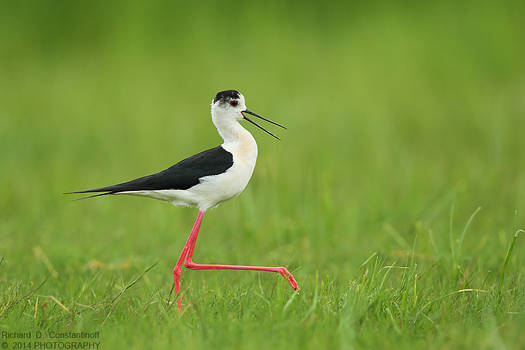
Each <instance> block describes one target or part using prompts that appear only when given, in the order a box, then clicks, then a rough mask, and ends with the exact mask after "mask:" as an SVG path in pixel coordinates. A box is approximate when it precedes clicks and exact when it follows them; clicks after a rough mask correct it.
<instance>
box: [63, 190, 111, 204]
mask: <svg viewBox="0 0 525 350" xmlns="http://www.w3.org/2000/svg"><path fill="white" fill-rule="evenodd" d="M93 192H98V191H94V190H88V191H78V192H65V193H64V194H78V193H93ZM114 193H115V192H105V193H97V194H93V195H91V196H87V197H81V198H77V199H75V200H76V201H79V200H81V199H88V198H94V197H100V196H105V195H108V194H114Z"/></svg>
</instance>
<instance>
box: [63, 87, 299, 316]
mask: <svg viewBox="0 0 525 350" xmlns="http://www.w3.org/2000/svg"><path fill="white" fill-rule="evenodd" d="M246 114H250V115H253V116H255V117H258V118H260V119H262V120H265V121H267V122H270V123H272V124H275V125H277V126H280V127H282V128H284V126H282V125H280V124H277V123H275V122H272V121H271V120H268V119H266V118H263V117H261V116H260V115H258V114H255V113H253V112H251V111H249V110H248V109H247V108H246V105H245V102H244V96H243V95H242V94H241V93H239V92H238V91H236V90H226V91H221V92H219V93H218V94H217V96H215V98H214V99H213V101H212V103H211V119H212V121H213V124H215V127H217V131H218V132H219V134H220V135H221V137H222V138H223V139H224V143H223V144H222V145H220V146H217V147H215V148H212V149H209V150H206V151H204V152H201V153H198V154H196V155H194V156H191V157H189V158H186V159H184V160H182V161H180V162H178V163H177V164H175V165H173V166H171V167H169V168H168V169H166V170H163V171H161V172H159V173H156V174H153V175H149V176H144V177H141V178H138V179H135V180H132V181H129V182H124V183H121V184H118V185H113V186H107V187H100V188H95V189H92V190H86V191H79V192H70V193H93V192H99V193H97V194H95V195H92V196H89V197H85V198H91V197H97V196H103V195H108V194H113V195H114V194H128V195H136V196H145V197H150V198H155V199H160V200H164V201H168V202H172V203H173V204H174V205H177V206H191V207H196V208H198V209H199V213H198V215H197V220H196V221H195V224H194V225H193V229H192V230H191V233H190V235H189V237H188V240H187V241H186V244H185V245H184V249H183V250H182V254H181V255H180V257H179V260H178V261H177V264H176V265H175V268H174V269H173V278H174V281H175V292H176V293H177V295H178V293H179V291H180V275H181V269H182V265H184V266H185V267H187V268H188V269H191V270H210V269H216V270H222V269H228V270H255V271H270V272H278V273H280V274H281V275H282V276H283V277H284V278H286V279H287V280H288V282H289V283H290V285H291V286H292V287H293V288H294V289H295V290H298V289H299V287H298V285H297V282H296V281H295V279H294V278H293V276H292V274H291V273H290V272H288V270H287V269H286V268H284V267H266V266H242V265H209V264H195V263H194V262H193V261H192V257H193V251H194V249H195V244H196V242H197V236H198V234H199V229H200V226H201V222H202V218H203V216H204V213H205V212H206V210H208V209H210V208H213V207H216V206H217V205H219V204H220V203H222V202H224V201H226V200H228V199H230V198H233V197H235V196H237V195H238V194H239V193H241V192H242V191H243V190H244V188H245V187H246V185H247V184H248V181H249V180H250V178H251V176H252V173H253V169H254V167H255V162H256V160H257V144H256V143H255V139H254V138H253V136H252V134H250V132H249V131H248V130H246V129H245V128H243V127H242V126H241V124H239V121H241V120H243V119H244V120H247V121H248V122H250V123H252V124H254V125H256V126H257V127H259V128H260V129H262V130H264V131H265V132H267V133H268V134H270V135H272V136H273V137H275V138H277V136H275V135H274V134H272V133H271V132H269V131H268V130H266V129H264V128H263V127H261V126H260V125H258V124H256V123H255V122H254V121H252V120H251V119H249V118H248V117H247V116H246ZM177 306H178V308H179V309H181V300H180V297H178V298H177Z"/></svg>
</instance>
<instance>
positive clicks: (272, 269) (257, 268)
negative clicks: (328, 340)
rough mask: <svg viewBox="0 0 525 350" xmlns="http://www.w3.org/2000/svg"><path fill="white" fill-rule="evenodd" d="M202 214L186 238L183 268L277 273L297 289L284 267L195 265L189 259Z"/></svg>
mask: <svg viewBox="0 0 525 350" xmlns="http://www.w3.org/2000/svg"><path fill="white" fill-rule="evenodd" d="M202 214H204V213H203V212H202V211H199V216H197V221H196V222H195V225H197V222H198V227H197V229H196V230H195V226H194V227H193V230H192V232H191V235H190V237H189V238H188V242H189V249H188V252H187V255H186V260H185V261H184V266H185V267H187V268H188V269H190V270H252V271H269V272H277V273H280V274H281V275H282V276H283V277H284V278H285V279H287V280H288V282H289V283H290V285H291V286H292V288H293V289H295V290H298V289H299V286H298V285H297V282H296V281H295V278H293V276H292V274H291V273H290V272H289V271H288V270H287V269H286V268H284V267H267V266H242V265H209V264H195V263H194V262H193V261H192V260H191V259H192V257H193V251H194V250H195V244H196V243H197V237H198V236H199V227H200V224H201V221H202ZM199 218H200V220H199ZM186 245H188V243H186ZM184 249H186V247H184ZM183 254H184V252H183ZM181 257H182V256H181ZM179 261H180V259H179ZM177 264H178V263H177Z"/></svg>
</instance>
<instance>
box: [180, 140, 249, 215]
mask: <svg viewBox="0 0 525 350" xmlns="http://www.w3.org/2000/svg"><path fill="white" fill-rule="evenodd" d="M222 147H223V148H224V149H225V150H226V151H228V152H230V153H231V154H232V155H233V165H232V166H231V167H230V168H229V169H228V170H226V172H224V173H222V174H219V175H211V176H205V177H203V178H201V179H200V182H201V183H200V184H199V185H197V186H194V187H193V188H192V189H194V191H195V192H196V193H199V195H200V196H202V198H204V202H206V203H204V207H207V208H212V207H214V206H216V205H218V204H220V203H221V202H224V201H226V200H228V199H230V198H232V197H235V196H237V195H238V194H239V193H241V192H242V191H243V190H244V189H245V188H246V186H247V185H248V182H249V181H250V178H251V177H252V174H253V170H254V168H255V163H256V161H257V143H256V142H255V139H254V138H253V136H252V135H251V134H250V133H249V132H247V131H246V133H243V134H242V135H240V136H239V138H238V139H237V140H236V141H235V142H225V143H224V144H223V145H222ZM192 189H190V190H192ZM207 208H206V209H207Z"/></svg>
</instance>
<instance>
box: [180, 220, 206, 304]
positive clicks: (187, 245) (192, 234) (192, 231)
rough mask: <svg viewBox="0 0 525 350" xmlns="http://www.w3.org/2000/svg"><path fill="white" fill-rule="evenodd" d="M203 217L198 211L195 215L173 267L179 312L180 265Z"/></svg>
mask: <svg viewBox="0 0 525 350" xmlns="http://www.w3.org/2000/svg"><path fill="white" fill-rule="evenodd" d="M203 215H204V212H203V211H199V214H198V215H197V220H195V224H194V225H193V229H192V230H191V233H190V235H189V237H188V240H187V241H186V244H185V245H184V249H183V250H182V253H181V255H180V257H179V260H178V261H177V264H176V265H175V268H174V269H173V280H174V282H175V295H176V298H177V307H178V308H179V310H181V309H182V302H181V299H180V297H179V296H178V295H179V291H180V273H181V269H182V264H183V263H184V258H186V254H188V250H189V248H190V245H191V241H192V237H193V236H194V235H196V234H198V233H199V229H200V227H201V222H202V216H203Z"/></svg>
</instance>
